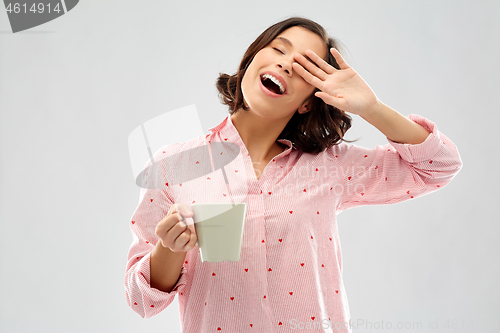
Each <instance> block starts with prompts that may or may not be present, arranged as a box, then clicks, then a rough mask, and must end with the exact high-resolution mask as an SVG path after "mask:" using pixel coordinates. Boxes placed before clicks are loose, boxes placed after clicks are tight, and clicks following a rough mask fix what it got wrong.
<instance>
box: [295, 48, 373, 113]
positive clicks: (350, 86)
mask: <svg viewBox="0 0 500 333" xmlns="http://www.w3.org/2000/svg"><path fill="white" fill-rule="evenodd" d="M330 52H331V53H332V55H333V56H334V58H335V60H337V63H338V64H339V67H340V70H338V69H336V68H334V67H333V66H331V65H330V64H328V63H327V62H325V61H324V60H323V59H321V58H320V57H319V56H318V55H317V54H316V53H314V52H313V51H311V50H307V51H306V55H307V56H308V57H309V58H310V59H311V60H312V61H314V62H315V63H316V64H317V65H318V66H315V65H314V64H313V63H311V62H310V61H309V60H307V59H306V58H305V57H304V56H303V55H301V54H298V53H296V54H295V55H294V58H295V60H296V61H297V63H296V62H294V63H293V65H292V66H293V70H294V71H295V72H296V73H297V74H299V75H300V76H301V77H302V78H303V79H304V80H305V81H306V82H307V83H309V84H310V85H312V86H314V87H316V88H318V89H319V90H320V91H318V92H316V93H315V96H316V97H319V98H321V99H322V100H323V101H324V102H325V103H327V104H329V105H332V106H334V107H336V108H338V109H340V110H342V111H346V112H349V113H353V114H357V115H359V116H363V115H365V114H367V113H370V112H371V111H372V110H373V109H374V108H375V107H376V106H377V105H378V104H380V101H379V99H378V98H377V96H376V95H375V93H374V92H373V90H372V89H371V88H370V87H369V86H368V84H367V83H366V82H365V81H364V80H363V79H362V78H361V76H359V74H358V73H356V71H355V70H354V69H352V68H351V67H349V65H348V64H347V63H346V62H345V61H344V59H343V58H342V56H341V55H340V53H339V52H338V51H337V50H336V49H334V48H331V49H330ZM304 68H305V69H304ZM306 69H307V71H306Z"/></svg>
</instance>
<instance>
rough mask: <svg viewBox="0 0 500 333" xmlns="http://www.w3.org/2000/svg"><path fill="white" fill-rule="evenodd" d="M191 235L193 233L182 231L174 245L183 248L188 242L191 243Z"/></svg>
mask: <svg viewBox="0 0 500 333" xmlns="http://www.w3.org/2000/svg"><path fill="white" fill-rule="evenodd" d="M190 236H191V234H188V233H185V232H183V233H181V234H180V235H179V236H177V238H176V239H175V241H174V247H176V248H178V249H182V250H183V249H184V247H185V246H186V244H187V243H189V241H190V240H191V237H190Z"/></svg>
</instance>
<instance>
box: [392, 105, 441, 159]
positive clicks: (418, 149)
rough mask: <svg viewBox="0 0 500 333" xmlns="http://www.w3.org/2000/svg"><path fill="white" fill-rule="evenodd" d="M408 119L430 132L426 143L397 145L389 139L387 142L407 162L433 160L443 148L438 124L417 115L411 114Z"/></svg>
mask: <svg viewBox="0 0 500 333" xmlns="http://www.w3.org/2000/svg"><path fill="white" fill-rule="evenodd" d="M406 118H408V119H410V120H412V121H413V122H415V123H417V124H419V125H421V126H422V127H424V128H425V129H426V130H428V131H429V133H430V134H429V136H427V138H426V139H425V141H424V142H422V143H419V144H410V143H397V142H394V141H392V140H391V139H389V138H387V141H388V142H389V143H390V144H391V146H393V147H394V148H395V149H396V150H397V152H398V153H399V155H401V158H403V159H404V160H405V161H407V162H410V163H418V162H421V161H426V160H429V159H431V158H432V157H434V156H435V155H436V153H437V152H438V151H439V149H440V147H441V138H440V137H439V131H438V129H437V126H436V124H434V123H433V122H432V121H430V120H429V119H427V118H424V117H422V116H419V115H416V114H410V115H408V116H407V117H406Z"/></svg>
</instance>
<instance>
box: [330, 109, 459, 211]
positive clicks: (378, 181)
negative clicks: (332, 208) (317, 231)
mask: <svg viewBox="0 0 500 333" xmlns="http://www.w3.org/2000/svg"><path fill="white" fill-rule="evenodd" d="M407 118H408V119H410V120H412V121H414V122H416V123H417V124H419V125H421V126H423V127H424V128H426V129H427V130H428V131H429V132H430V134H429V136H428V137H427V138H426V140H425V141H424V142H422V143H420V144H401V143H396V142H394V141H392V140H390V139H388V138H387V140H388V142H389V144H386V145H379V146H376V147H375V148H374V149H368V148H363V147H359V146H356V145H353V144H341V145H338V146H333V147H332V148H330V149H329V153H330V154H331V155H330V157H331V159H332V160H334V161H336V162H337V164H336V167H337V168H339V170H340V172H339V173H340V174H341V175H342V178H343V184H342V188H341V189H337V192H341V195H340V200H339V201H338V203H337V213H340V212H341V211H344V210H347V209H349V208H352V207H356V206H361V205H383V204H392V203H398V202H402V201H405V200H410V199H414V198H417V197H420V196H423V195H426V194H428V193H431V192H433V191H436V190H438V189H440V188H443V187H444V186H445V185H446V184H448V183H449V182H450V181H451V180H452V179H453V177H455V176H456V174H457V173H458V172H459V171H460V169H461V167H462V161H461V159H460V155H459V153H458V150H457V148H456V146H455V145H454V144H453V142H451V140H450V139H448V138H447V137H446V136H445V135H444V134H443V133H441V132H439V131H438V129H437V126H436V124H434V123H433V122H431V121H430V120H428V119H426V118H424V117H422V116H419V115H414V114H411V115H408V116H407Z"/></svg>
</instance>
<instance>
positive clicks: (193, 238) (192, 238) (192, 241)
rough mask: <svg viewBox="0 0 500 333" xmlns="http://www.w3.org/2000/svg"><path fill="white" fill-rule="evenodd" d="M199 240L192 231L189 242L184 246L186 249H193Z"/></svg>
mask: <svg viewBox="0 0 500 333" xmlns="http://www.w3.org/2000/svg"><path fill="white" fill-rule="evenodd" d="M197 241H198V237H196V235H195V234H193V233H192V234H191V235H190V236H189V242H188V243H187V244H186V245H185V246H184V249H185V250H191V249H192V248H193V247H194V246H195V245H196V242H197Z"/></svg>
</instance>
